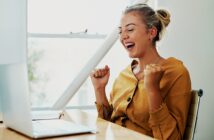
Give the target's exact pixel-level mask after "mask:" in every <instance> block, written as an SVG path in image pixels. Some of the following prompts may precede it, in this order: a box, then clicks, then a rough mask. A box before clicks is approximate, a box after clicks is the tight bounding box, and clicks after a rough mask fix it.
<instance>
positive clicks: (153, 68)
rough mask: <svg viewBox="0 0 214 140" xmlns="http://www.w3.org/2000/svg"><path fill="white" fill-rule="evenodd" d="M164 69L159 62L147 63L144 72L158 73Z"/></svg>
mask: <svg viewBox="0 0 214 140" xmlns="http://www.w3.org/2000/svg"><path fill="white" fill-rule="evenodd" d="M162 71H163V69H162V67H161V66H160V65H158V64H149V65H146V67H145V69H144V73H145V74H149V73H157V72H162Z"/></svg>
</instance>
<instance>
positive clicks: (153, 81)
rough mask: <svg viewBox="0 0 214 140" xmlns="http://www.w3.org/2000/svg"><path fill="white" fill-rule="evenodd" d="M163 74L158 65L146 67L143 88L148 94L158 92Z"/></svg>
mask: <svg viewBox="0 0 214 140" xmlns="http://www.w3.org/2000/svg"><path fill="white" fill-rule="evenodd" d="M163 74H164V71H163V69H162V67H161V66H160V65H158V64H149V65H146V67H145V69H144V86H145V89H146V90H147V92H148V93H150V92H156V91H157V90H160V80H161V78H162V76H163Z"/></svg>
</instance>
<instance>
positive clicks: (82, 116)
mask: <svg viewBox="0 0 214 140" xmlns="http://www.w3.org/2000/svg"><path fill="white" fill-rule="evenodd" d="M64 119H66V120H71V121H74V122H77V123H80V124H84V125H88V126H95V127H96V128H97V130H98V132H97V133H96V134H81V135H71V136H62V137H56V138H48V139H45V140H125V139H127V140H152V139H153V138H150V137H148V136H146V135H143V134H140V133H137V132H135V131H132V130H129V129H127V128H124V127H121V126H119V125H116V124H113V123H111V122H108V121H105V120H103V119H100V118H97V116H96V115H93V114H89V113H86V112H82V111H80V110H69V111H67V112H66V114H65V116H64ZM29 139H30V138H29V137H26V136H24V135H21V134H19V133H17V132H15V131H12V130H10V129H7V128H5V127H4V125H3V124H0V140H29Z"/></svg>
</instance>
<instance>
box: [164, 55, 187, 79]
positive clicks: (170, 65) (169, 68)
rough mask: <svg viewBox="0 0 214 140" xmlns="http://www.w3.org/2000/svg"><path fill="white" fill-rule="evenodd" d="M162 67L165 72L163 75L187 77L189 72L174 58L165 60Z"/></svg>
mask: <svg viewBox="0 0 214 140" xmlns="http://www.w3.org/2000/svg"><path fill="white" fill-rule="evenodd" d="M162 67H163V69H164V71H165V74H170V75H171V76H181V75H189V72H188V70H187V68H186V66H185V65H184V63H183V62H182V61H181V60H179V59H176V58H174V57H170V58H167V59H166V60H165V61H164V62H163V64H162Z"/></svg>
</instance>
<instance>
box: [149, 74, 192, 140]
mask: <svg viewBox="0 0 214 140" xmlns="http://www.w3.org/2000/svg"><path fill="white" fill-rule="evenodd" d="M190 99H191V81H190V77H189V73H188V71H183V73H181V75H180V76H178V77H177V78H176V79H175V81H174V82H173V84H172V86H171V87H170V89H169V92H168V94H167V96H166V98H165V99H164V102H163V104H162V105H161V107H160V108H159V109H158V110H156V111H155V112H151V113H150V119H149V124H150V127H151V128H152V132H153V136H154V137H155V138H157V139H159V140H181V139H183V134H184V130H185V127H186V120H187V115H188V110H189V105H190Z"/></svg>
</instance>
